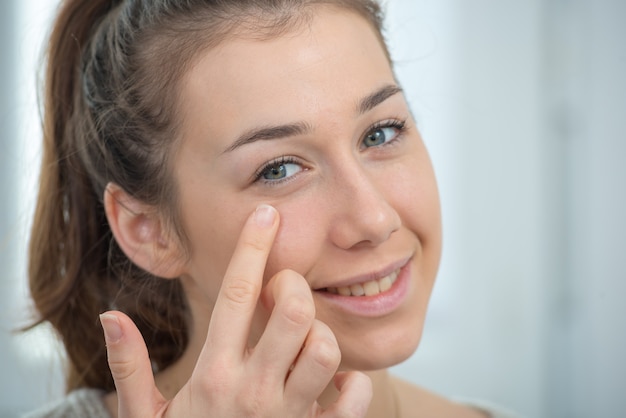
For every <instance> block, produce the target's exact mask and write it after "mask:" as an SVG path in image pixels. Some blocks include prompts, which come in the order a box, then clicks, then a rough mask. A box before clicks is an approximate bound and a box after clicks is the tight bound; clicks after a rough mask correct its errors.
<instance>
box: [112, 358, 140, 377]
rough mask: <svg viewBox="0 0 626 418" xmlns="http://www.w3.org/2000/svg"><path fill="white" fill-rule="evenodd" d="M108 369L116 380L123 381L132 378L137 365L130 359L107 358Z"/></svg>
mask: <svg viewBox="0 0 626 418" xmlns="http://www.w3.org/2000/svg"><path fill="white" fill-rule="evenodd" d="M109 369H111V375H112V376H113V379H115V381H117V382H123V381H126V380H130V379H132V377H133V376H134V375H135V373H137V367H136V365H135V362H134V361H132V360H119V359H111V358H109Z"/></svg>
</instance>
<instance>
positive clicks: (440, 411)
mask: <svg viewBox="0 0 626 418" xmlns="http://www.w3.org/2000/svg"><path fill="white" fill-rule="evenodd" d="M183 81H184V83H183V89H182V91H181V96H180V115H181V117H182V118H183V123H182V135H181V138H180V144H179V146H178V149H177V154H176V158H175V160H174V165H173V175H174V178H175V180H176V182H177V184H178V189H179V196H178V199H179V202H178V205H179V208H180V213H181V219H182V224H183V227H184V229H185V231H186V232H187V247H186V248H182V246H181V245H180V242H179V241H178V240H177V239H176V238H175V237H173V236H172V235H171V234H169V233H168V230H167V229H166V228H165V226H164V225H165V223H164V222H162V220H161V219H160V218H159V214H158V211H156V210H154V209H153V208H149V207H145V206H143V205H142V204H141V203H139V202H136V201H133V199H132V198H130V197H128V196H127V195H126V194H125V193H124V191H123V190H121V189H119V188H117V187H116V186H115V185H110V186H109V188H108V189H107V193H106V194H105V206H106V208H107V215H108V218H109V222H110V224H111V225H112V229H113V232H114V235H115V237H116V239H117V240H118V243H119V244H120V246H121V247H122V249H123V250H124V251H125V252H126V254H127V255H129V257H131V258H132V259H133V261H134V262H135V263H137V264H138V265H140V266H141V267H143V268H145V269H147V270H149V271H151V272H153V273H155V274H157V275H161V276H164V277H181V279H182V283H183V286H184V288H185V291H186V294H187V296H188V299H189V304H190V308H191V312H192V317H193V321H192V330H191V339H190V345H189V347H188V349H187V351H186V352H185V353H184V355H183V357H182V358H181V359H180V360H179V361H178V362H177V363H176V364H174V365H173V366H172V367H170V368H168V369H167V370H164V371H162V372H161V373H159V374H158V375H157V376H156V387H158V390H157V389H156V388H153V383H152V382H151V374H150V372H149V363H148V362H147V357H146V354H145V353H144V352H142V351H141V341H140V336H138V335H136V333H135V331H134V330H133V326H132V324H131V323H129V320H128V319H127V318H125V317H124V316H122V315H121V314H119V313H115V312H114V313H109V314H106V315H105V316H104V317H103V319H102V322H103V326H104V328H105V331H106V333H107V346H108V349H109V358H110V362H111V369H112V372H113V376H114V378H115V380H116V386H117V394H118V395H119V396H117V395H116V394H111V395H110V396H109V397H108V398H107V403H108V405H109V406H110V409H111V410H112V411H113V412H114V413H116V412H117V406H116V404H117V403H118V402H119V405H120V406H119V408H120V416H127V417H131V416H139V415H140V414H141V413H142V411H144V412H143V413H145V411H146V410H152V411H155V414H163V415H168V414H172V415H170V416H193V413H192V412H193V411H190V410H189V409H185V408H192V407H195V408H197V409H196V410H195V412H196V413H197V414H198V415H206V413H207V411H211V412H212V413H215V415H214V416H243V415H246V413H247V412H250V411H255V416H293V417H301V416H365V415H366V414H367V416H368V417H375V416H391V414H390V412H394V413H395V412H398V411H399V410H408V411H407V412H406V413H404V416H414V415H412V414H413V413H415V411H420V413H425V414H432V415H430V416H446V415H445V414H448V413H454V416H461V417H462V416H467V417H471V416H480V415H476V414H477V413H476V412H475V411H470V410H467V409H465V408H461V407H458V406H454V405H452V404H450V403H449V402H448V401H445V400H443V399H441V398H437V397H435V396H434V395H431V394H429V393H427V392H425V391H422V390H421V389H417V388H413V389H406V388H407V386H406V385H401V388H403V389H402V390H395V389H394V388H395V387H396V386H397V385H396V384H395V383H393V382H396V381H395V380H393V379H392V378H390V377H389V376H388V375H387V373H386V372H385V371H384V369H385V368H387V367H389V366H391V365H394V364H397V363H398V362H400V361H403V360H405V359H406V358H407V357H408V356H410V355H411V354H412V353H413V352H414V350H415V349H416V347H417V345H418V343H419V340H420V337H421V332H422V326H423V323H424V318H425V312H426V307H427V304H428V299H429V297H430V293H431V289H432V286H433V284H434V280H435V276H436V272H437V268H438V264H439V258H440V251H441V226H440V210H439V199H438V194H437V187H436V182H435V178H434V174H433V170H432V167H431V163H430V160H429V157H428V153H427V151H426V149H425V147H424V144H423V142H422V139H421V137H420V135H419V132H418V130H417V127H416V124H415V121H414V120H413V119H412V116H411V114H410V111H409V108H408V106H407V104H406V102H405V99H404V97H403V95H402V93H401V91H399V90H398V91H395V90H394V87H397V83H396V81H395V78H394V75H393V72H392V70H391V67H390V65H389V63H388V61H387V59H386V58H385V54H384V52H383V49H382V48H381V45H380V43H379V41H378V39H377V38H376V36H375V34H374V32H373V30H372V29H371V28H370V27H369V26H368V24H367V23H366V22H365V21H364V20H363V19H362V18H360V17H358V16H356V15H353V14H350V13H347V12H340V11H338V10H335V9H331V8H322V7H319V8H318V9H317V10H316V13H315V17H314V18H313V19H312V21H311V22H310V24H308V25H305V26H303V27H300V28H298V29H296V30H294V31H291V32H289V33H288V34H287V35H283V36H281V37H278V38H275V39H270V40H262V41H261V40H257V39H252V38H247V37H246V36H245V34H244V36H241V37H238V38H236V39H230V40H227V41H226V42H224V43H223V44H221V45H220V46H218V47H216V48H214V49H211V50H208V51H205V52H203V53H202V54H201V56H200V57H199V58H198V60H197V62H196V63H195V65H194V66H193V67H192V68H191V69H190V71H189V72H188V73H187V74H186V76H185V77H184V80H183ZM381 92H382V94H379V95H378V100H373V101H372V100H370V105H369V106H364V101H365V99H366V98H368V97H369V98H370V99H371V98H372V97H373V95H374V94H375V93H381ZM385 92H386V93H387V94H385ZM392 122H393V123H396V124H397V123H398V122H401V123H403V124H404V128H403V129H399V128H398V127H394V126H391V124H392ZM285 125H289V126H290V127H291V128H292V129H291V130H290V131H289V135H282V136H281V137H280V138H273V137H272V138H267V137H265V138H264V139H259V140H256V141H252V142H250V141H248V142H247V143H242V141H238V138H246V137H249V133H250V132H251V131H253V130H255V129H259V128H267V127H270V126H285ZM379 125H382V127H377V126H379ZM294 126H295V127H297V129H293V127H294ZM285 131H286V130H285V129H283V132H285ZM274 133H275V132H274ZM372 134H377V135H378V136H377V137H376V138H378V139H380V138H381V137H382V138H383V140H382V141H379V142H373V143H369V142H367V141H369V139H368V138H370V139H371V137H369V136H370V135H372ZM266 136H267V135H266ZM257 139H258V138H257ZM234 144H237V146H235V145H234ZM281 158H285V159H286V160H281V161H283V164H282V167H281V165H280V164H274V169H279V168H282V169H285V170H286V177H285V178H283V179H281V180H279V181H276V180H267V179H265V178H264V177H263V176H265V177H269V175H270V174H272V173H271V172H270V171H268V170H265V171H263V167H264V165H265V164H267V163H268V162H269V161H273V160H276V159H281ZM259 172H261V178H259V179H257V178H256V177H255V175H256V174H258V173H259ZM274 174H276V173H274ZM283 174H284V173H283ZM279 177H280V176H279ZM259 205H262V206H261V208H265V209H263V210H261V212H263V211H264V210H269V211H271V210H270V209H268V208H267V206H264V205H271V207H273V208H275V210H276V211H277V213H276V214H275V219H273V220H272V221H271V226H270V227H267V228H266V229H259V225H258V224H256V223H255V221H254V220H255V219H256V218H255V216H256V215H255V214H258V213H259V211H260V209H258V208H259ZM250 214H253V215H252V216H251V215H250ZM407 260H408V261H407ZM400 264H402V265H403V266H404V267H403V271H404V272H405V273H404V274H405V276H406V279H405V281H406V286H405V287H406V289H405V290H404V291H403V292H401V293H402V294H401V296H400V297H398V298H397V301H396V302H394V303H393V306H392V307H391V308H389V309H386V310H384V312H382V311H375V312H373V313H370V314H362V313H359V312H355V311H354V310H351V309H346V308H345V306H343V305H342V302H341V299H339V300H338V302H337V300H334V299H333V298H332V297H329V295H328V293H327V292H326V291H325V290H324V289H325V288H327V287H337V286H340V285H342V284H345V283H348V282H349V283H353V282H355V280H356V281H366V279H365V278H367V277H371V275H372V274H376V273H378V272H381V270H384V269H385V268H387V267H390V266H394V265H400ZM220 289H221V290H220ZM257 300H258V301H259V303H257ZM372 303H373V304H377V303H378V302H376V301H373V302H372ZM207 330H208V331H207ZM118 331H119V332H118ZM144 351H145V349H144ZM133 359H139V360H133ZM292 364H294V365H295V366H294V367H293V368H292V370H291V371H290V368H291V366H292ZM337 369H339V370H347V371H351V370H361V371H368V374H369V376H370V378H371V381H372V384H373V388H374V396H373V399H372V403H371V407H370V408H369V410H368V409H367V405H368V404H369V402H370V390H371V389H370V383H369V380H368V379H367V378H365V376H364V375H363V374H360V373H354V372H350V373H348V374H344V373H340V374H338V375H337V376H338V377H335V378H334V377H333V376H335V372H336V370H337ZM207 376H208V377H207ZM333 379H334V382H333ZM138 386H141V387H147V388H148V389H142V390H139V389H137V387H138ZM409 387H410V386H409ZM259 388H261V389H259ZM276 393H280V394H282V395H284V396H283V398H281V399H275V394H276ZM399 393H400V394H401V396H400V395H398V394H399ZM196 397H197V398H196ZM118 398H119V399H118ZM172 398H174V400H173V401H171V402H169V401H168V400H170V399H172ZM138 399H139V400H141V401H138ZM197 399H202V402H196V401H197ZM316 399H318V402H319V403H318V402H316ZM414 399H418V400H419V403H415V402H416V401H415V400H414ZM194 400H195V401H194ZM250 400H252V401H250ZM228 401H230V402H231V404H229V405H226V403H227V402H228ZM131 405H134V406H131ZM242 405H243V408H244V409H239V410H237V409H233V408H235V407H237V406H242ZM135 408H136V409H135ZM142 408H144V409H142ZM145 408H148V409H145ZM245 408H249V409H245ZM192 409H193V408H192ZM324 409H325V410H326V412H322V411H323V410H324ZM324 413H325V414H326V415H321V414H324ZM398 413H400V412H398ZM177 414H178V415H177ZM238 414H239V415H238ZM242 414H243V415H242ZM142 416H143V415H142ZM246 416H248V415H246Z"/></svg>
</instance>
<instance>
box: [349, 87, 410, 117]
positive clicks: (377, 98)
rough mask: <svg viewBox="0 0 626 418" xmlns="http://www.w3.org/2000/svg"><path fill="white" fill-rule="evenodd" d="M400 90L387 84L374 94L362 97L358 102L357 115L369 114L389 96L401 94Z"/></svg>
mask: <svg viewBox="0 0 626 418" xmlns="http://www.w3.org/2000/svg"><path fill="white" fill-rule="evenodd" d="M401 92H402V89H401V88H400V87H399V86H397V85H395V84H388V85H386V86H383V87H382V88H380V89H378V90H376V91H375V92H374V93H372V94H370V95H368V96H366V97H364V98H363V99H361V100H360V101H359V104H358V106H357V112H358V114H359V115H362V114H364V113H367V112H369V111H370V110H372V109H373V108H375V107H376V106H378V105H379V104H381V103H382V102H384V101H385V100H387V99H388V98H390V97H391V96H393V95H395V94H397V93H401Z"/></svg>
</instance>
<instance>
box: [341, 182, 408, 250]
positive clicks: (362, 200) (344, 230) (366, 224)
mask: <svg viewBox="0 0 626 418" xmlns="http://www.w3.org/2000/svg"><path fill="white" fill-rule="evenodd" d="M341 179H342V180H337V181H336V182H335V186H336V190H335V193H333V194H332V195H333V196H334V200H335V201H334V202H329V206H330V207H333V208H334V210H335V213H334V219H333V221H332V222H331V230H330V239H331V241H333V243H334V244H335V245H337V246H338V247H340V248H343V249H350V248H354V247H358V246H371V247H374V246H378V245H380V244H381V243H383V242H385V241H386V240H387V239H389V237H390V236H391V234H392V233H393V232H394V231H396V230H398V229H399V228H400V225H401V219H400V216H399V215H398V212H397V211H396V210H395V208H394V207H393V206H392V204H391V202H390V201H389V200H388V199H387V197H386V196H385V190H381V189H382V187H381V184H380V183H378V184H377V183H375V182H373V181H372V180H371V179H370V177H369V176H368V174H367V173H366V172H364V170H351V172H350V173H343V175H342V176H341Z"/></svg>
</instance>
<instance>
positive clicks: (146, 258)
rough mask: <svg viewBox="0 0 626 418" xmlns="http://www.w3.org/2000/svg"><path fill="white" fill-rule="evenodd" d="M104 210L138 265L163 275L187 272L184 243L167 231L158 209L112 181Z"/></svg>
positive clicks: (121, 241)
mask: <svg viewBox="0 0 626 418" xmlns="http://www.w3.org/2000/svg"><path fill="white" fill-rule="evenodd" d="M104 210H105V212H106V216H107V220H108V222H109V226H110V227H111V231H112V232H113V236H114V237H115V240H116V242H117V244H118V245H119V246H120V248H121V249H122V251H124V254H126V256H127V257H128V258H129V259H130V260H131V261H132V262H133V263H134V264H136V265H137V266H139V267H141V268H142V269H144V270H146V271H147V272H149V273H151V274H153V275H155V276H159V277H163V278H176V277H180V276H181V275H182V274H183V273H184V266H185V259H184V256H183V251H182V249H181V247H180V243H179V241H178V240H177V239H176V238H174V237H172V236H171V234H170V233H169V231H166V230H165V227H164V222H163V220H162V218H161V216H160V215H159V212H158V211H157V210H156V208H154V207H152V206H150V205H147V204H145V203H143V202H140V201H139V200H137V199H135V198H134V197H132V196H130V195H129V194H128V193H126V191H124V190H123V189H122V188H121V187H119V186H118V185H117V184H115V183H109V184H107V187H106V189H105V191H104Z"/></svg>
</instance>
